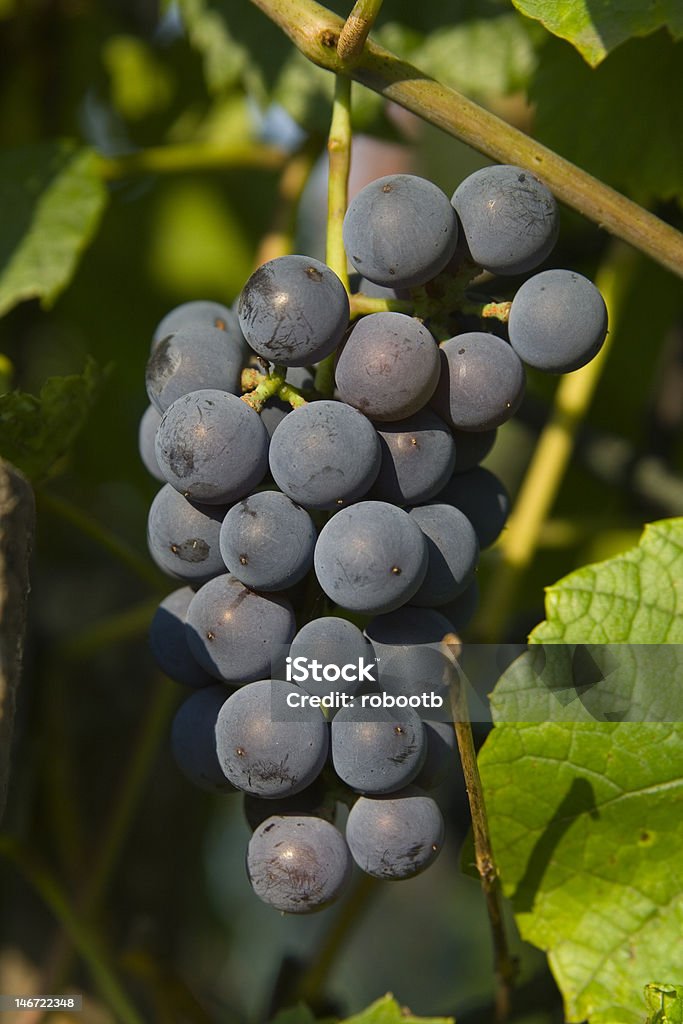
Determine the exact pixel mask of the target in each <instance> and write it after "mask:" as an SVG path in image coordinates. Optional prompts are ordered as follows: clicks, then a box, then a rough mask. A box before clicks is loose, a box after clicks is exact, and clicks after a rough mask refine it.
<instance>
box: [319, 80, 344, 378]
mask: <svg viewBox="0 0 683 1024" xmlns="http://www.w3.org/2000/svg"><path fill="white" fill-rule="evenodd" d="M351 140H352V131H351V79H349V78H346V77H345V76H344V75H337V77H336V79H335V83H334V102H333V104H332V120H331V122H330V134H329V137H328V140H327V153H328V158H329V171H328V178H327V245H326V250H325V259H326V261H327V265H328V267H330V268H331V269H332V270H333V271H334V272H335V274H336V275H337V277H338V278H339V280H340V281H341V283H342V284H343V285H344V287H345V288H346V291H347V294H348V292H349V273H348V269H347V261H346V250H345V248H344V238H343V235H342V225H343V223H344V215H345V214H346V207H347V205H348V196H349V171H350V169H351ZM315 389H316V391H317V392H318V393H319V394H321V395H323V397H325V398H328V397H329V396H331V395H332V393H333V391H334V352H333V353H332V355H329V356H327V358H326V359H323V360H322V361H321V362H320V363H319V364H318V369H317V370H316V374H315Z"/></svg>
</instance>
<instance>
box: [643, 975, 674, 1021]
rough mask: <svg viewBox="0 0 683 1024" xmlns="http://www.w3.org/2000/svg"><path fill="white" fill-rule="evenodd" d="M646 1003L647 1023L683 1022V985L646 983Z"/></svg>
mask: <svg viewBox="0 0 683 1024" xmlns="http://www.w3.org/2000/svg"><path fill="white" fill-rule="evenodd" d="M645 1003H646V1005H647V1008H648V1011H649V1013H650V1016H649V1017H648V1018H647V1022H646V1024H683V985H662V984H661V983H653V984H651V985H646V986H645Z"/></svg>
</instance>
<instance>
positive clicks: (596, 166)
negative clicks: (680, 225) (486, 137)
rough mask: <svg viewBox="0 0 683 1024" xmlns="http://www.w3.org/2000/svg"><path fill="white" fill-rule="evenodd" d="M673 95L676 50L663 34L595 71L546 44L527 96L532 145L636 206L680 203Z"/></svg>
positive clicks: (680, 120) (682, 84)
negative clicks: (542, 146)
mask: <svg viewBox="0 0 683 1024" xmlns="http://www.w3.org/2000/svg"><path fill="white" fill-rule="evenodd" d="M681 11H683V5H681ZM634 82H637V83H638V88H637V89H634V88H633V83H634ZM681 95H683V42H681V43H674V42H673V41H672V40H671V39H670V37H669V36H668V35H667V34H666V33H665V32H657V33H656V34H655V35H653V36H650V37H649V38H647V39H634V40H632V41H631V42H628V43H626V44H625V45H624V46H622V47H620V48H619V49H618V50H617V52H616V53H613V54H611V55H610V56H609V57H608V58H607V60H606V61H605V62H604V64H602V65H601V66H600V67H599V68H597V69H596V70H595V71H591V69H590V68H588V67H587V66H586V64H584V62H583V61H582V60H581V58H580V57H579V56H578V55H577V54H576V53H575V52H574V51H573V50H572V49H571V48H570V47H569V46H566V45H564V44H563V43H560V42H557V41H556V40H549V42H548V43H547V45H546V46H544V47H543V48H542V50H541V52H540V55H539V65H538V70H537V72H536V74H535V76H534V79H533V83H532V86H531V88H530V98H531V99H532V100H533V101H534V103H535V105H536V111H537V113H536V123H535V133H536V134H537V136H538V138H539V139H540V141H541V142H543V143H545V144H546V145H547V146H549V147H550V148H551V149H554V150H555V151H556V152H558V153H560V154H561V155H562V156H565V157H567V158H568V159H569V160H571V161H573V162H574V163H577V164H578V165H579V166H580V167H584V168H585V169H586V170H588V171H590V172H591V173H592V174H594V175H596V177H598V178H600V179H601V180H603V181H605V182H607V183H608V184H610V185H613V186H614V187H615V188H617V189H619V190H620V191H622V192H626V193H628V194H629V195H631V196H632V197H633V198H634V199H636V200H637V201H638V202H639V203H641V204H642V205H652V203H654V202H656V201H658V200H669V199H674V198H678V199H679V200H683V141H682V140H683V105H681V104H680V103H672V102H671V97H672V96H681ZM577 110H580V111H581V117H580V118H578V117H577V116H576V111H577ZM634 153H637V154H638V159H637V160H634V159H633V154H634Z"/></svg>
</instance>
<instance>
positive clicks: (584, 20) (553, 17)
mask: <svg viewBox="0 0 683 1024" xmlns="http://www.w3.org/2000/svg"><path fill="white" fill-rule="evenodd" d="M512 2H513V4H514V5H515V7H516V8H517V10H518V11H521V13H522V14H525V15H526V16H527V17H529V18H535V19H537V20H538V21H540V22H541V24H542V25H544V26H545V28H547V29H548V31H549V32H552V33H553V35H556V36H559V37H560V39H566V40H567V41H568V42H570V43H571V44H572V45H573V46H575V47H576V49H577V50H578V51H579V53H580V54H581V55H582V56H583V57H584V58H585V59H586V61H588V63H589V64H590V65H592V66H593V67H595V66H596V65H597V64H599V63H600V61H602V60H604V58H605V57H606V56H607V54H608V53H609V52H610V51H611V50H613V49H614V48H615V47H616V46H619V45H620V43H623V42H625V41H626V40H627V39H630V38H631V36H645V35H649V33H650V32H654V31H655V30H656V29H658V28H668V29H669V30H670V32H671V34H672V35H673V36H674V38H680V37H681V36H683V8H682V7H681V4H680V2H679V0H652V2H651V3H643V0H622V2H621V3H619V4H610V3H601V4H596V3H594V2H592V0H559V2H558V0H512Z"/></svg>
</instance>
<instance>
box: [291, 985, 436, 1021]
mask: <svg viewBox="0 0 683 1024" xmlns="http://www.w3.org/2000/svg"><path fill="white" fill-rule="evenodd" d="M271 1024H333V1021H331V1020H327V1021H319V1020H318V1021H316V1019H315V1017H314V1016H313V1014H312V1013H311V1011H310V1010H309V1009H308V1007H307V1006H304V1005H303V1003H300V1004H299V1005H298V1006H293V1007H291V1008H290V1009H288V1010H282V1011H281V1012H280V1013H279V1014H278V1015H277V1017H275V1018H274V1020H273V1021H272V1022H271ZM339 1024H455V1021H454V1019H453V1018H452V1017H415V1016H414V1014H412V1013H411V1012H410V1010H408V1009H406V1007H405V1006H400V1005H399V1004H398V1003H397V1002H396V1000H395V999H394V997H393V996H392V995H391V993H387V995H385V996H382V998H381V999H377V1000H376V1001H375V1002H374V1003H372V1005H371V1006H368V1007H367V1008H366V1009H365V1010H361V1012H360V1013H356V1014H354V1015H353V1017H347V1018H345V1019H344V1020H343V1021H339Z"/></svg>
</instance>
